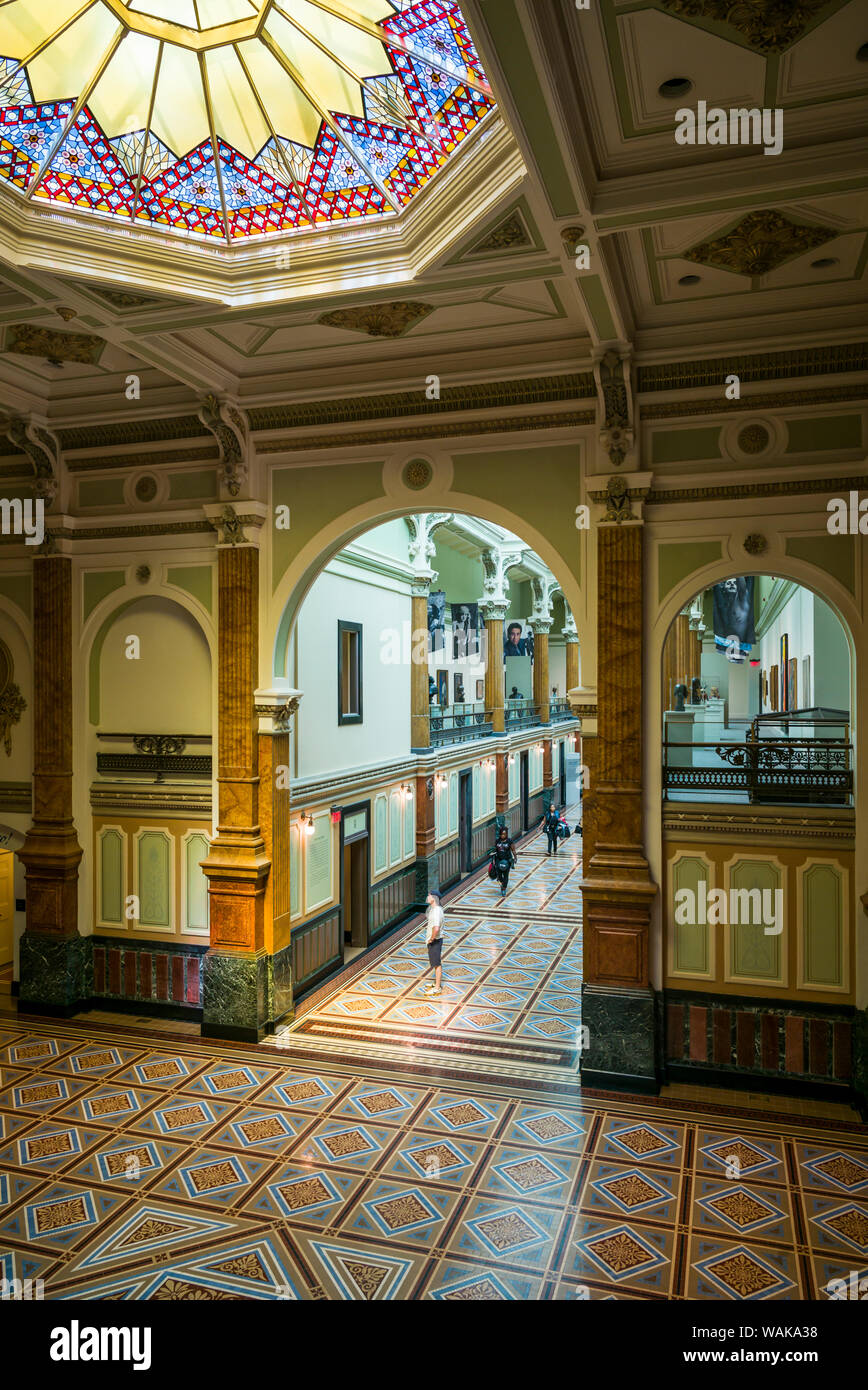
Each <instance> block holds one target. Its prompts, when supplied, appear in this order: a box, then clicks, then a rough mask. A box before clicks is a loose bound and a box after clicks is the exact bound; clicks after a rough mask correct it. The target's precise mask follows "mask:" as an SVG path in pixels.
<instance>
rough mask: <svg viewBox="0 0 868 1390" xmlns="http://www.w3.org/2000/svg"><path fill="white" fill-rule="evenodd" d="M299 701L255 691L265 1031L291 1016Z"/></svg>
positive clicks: (291, 694) (292, 693)
mask: <svg viewBox="0 0 868 1390" xmlns="http://www.w3.org/2000/svg"><path fill="white" fill-rule="evenodd" d="M300 698H301V691H299V690H257V691H256V694H255V697H254V699H255V705H254V709H255V713H256V716H257V718H258V721H259V730H258V734H259V736H258V739H257V743H258V760H259V824H260V829H261V831H262V840H263V844H264V847H265V848H264V853H265V856H266V858H267V859H268V860H269V861H270V863H271V872H270V873H269V875H268V877H267V879H266V881H265V894H264V898H263V914H264V929H263V940H264V947H265V954H266V961H267V967H268V974H267V981H266V983H267V996H266V998H267V1009H266V1016H267V1027H268V1030H269V1031H273V1030H274V1028H275V1027H276V1026H277V1024H278V1023H280V1022H285V1021H286V1020H287V1019H288V1018H289V1017H291V1015H292V1011H293V994H292V949H291V935H292V928H291V903H292V884H291V880H290V874H291V863H290V855H289V826H290V814H291V810H292V805H291V793H290V756H291V754H290V735H291V733H292V729H291V724H290V721H291V719H292V716H293V715H294V714H295V713H296V711H297V710H298V703H299V700H300Z"/></svg>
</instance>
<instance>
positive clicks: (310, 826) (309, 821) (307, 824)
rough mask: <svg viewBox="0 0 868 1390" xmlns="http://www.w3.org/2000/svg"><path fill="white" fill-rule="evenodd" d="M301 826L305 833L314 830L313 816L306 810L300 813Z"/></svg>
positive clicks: (311, 832)
mask: <svg viewBox="0 0 868 1390" xmlns="http://www.w3.org/2000/svg"><path fill="white" fill-rule="evenodd" d="M301 828H302V830H303V831H304V833H305V835H312V834H313V832H314V828H315V827H314V823H313V816H309V815H308V814H307V811H302V813H301Z"/></svg>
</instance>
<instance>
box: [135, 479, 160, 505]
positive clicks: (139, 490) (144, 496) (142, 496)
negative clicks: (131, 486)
mask: <svg viewBox="0 0 868 1390" xmlns="http://www.w3.org/2000/svg"><path fill="white" fill-rule="evenodd" d="M135 494H136V500H137V501H138V502H153V500H154V498H155V497H156V495H157V480H156V478H154V477H152V476H151V474H150V473H145V474H143V476H142V477H141V478H138V479H137V480H136V486H135Z"/></svg>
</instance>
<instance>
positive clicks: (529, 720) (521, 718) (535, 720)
mask: <svg viewBox="0 0 868 1390" xmlns="http://www.w3.org/2000/svg"><path fill="white" fill-rule="evenodd" d="M539 723H540V713H539V705H535V704H534V702H533V700H507V702H506V731H507V733H510V732H511V731H512V730H514V729H532V728H533V727H534V726H535V725H536V724H539Z"/></svg>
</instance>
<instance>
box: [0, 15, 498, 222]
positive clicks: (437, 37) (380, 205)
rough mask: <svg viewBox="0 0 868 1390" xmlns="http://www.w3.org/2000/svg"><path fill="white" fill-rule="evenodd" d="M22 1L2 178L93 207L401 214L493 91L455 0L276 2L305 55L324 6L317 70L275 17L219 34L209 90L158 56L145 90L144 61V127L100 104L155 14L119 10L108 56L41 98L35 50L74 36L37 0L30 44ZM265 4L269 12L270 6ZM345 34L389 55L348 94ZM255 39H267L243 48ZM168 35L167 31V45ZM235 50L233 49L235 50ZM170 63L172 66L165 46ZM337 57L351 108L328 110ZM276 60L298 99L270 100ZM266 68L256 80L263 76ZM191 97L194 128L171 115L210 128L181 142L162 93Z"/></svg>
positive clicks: (204, 67) (8, 39) (185, 215)
mask: <svg viewBox="0 0 868 1390" xmlns="http://www.w3.org/2000/svg"><path fill="white" fill-rule="evenodd" d="M25 4H26V0H11V4H9V5H6V6H3V7H0V54H6V55H11V56H0V181H2V182H4V183H6V184H7V185H10V186H11V187H13V188H14V189H16V190H17V192H18V193H19V194H23V195H24V196H25V197H26V198H27V199H28V200H31V201H32V202H33V203H34V205H36V206H38V205H39V204H40V203H49V204H53V205H54V206H56V207H59V208H62V207H64V206H66V207H74V208H77V209H87V210H89V211H92V212H94V213H100V214H104V215H109V216H114V217H122V218H125V219H127V220H128V221H134V222H136V223H141V224H145V225H151V226H154V227H161V228H170V229H173V230H176V231H181V232H188V233H193V234H195V235H199V236H204V237H214V238H221V239H225V240H228V241H230V242H231V241H235V240H238V239H240V238H246V237H252V236H257V235H260V234H263V233H268V232H285V231H287V230H292V229H296V228H300V229H305V228H310V227H313V226H316V225H319V224H323V223H335V222H346V221H350V220H354V219H358V218H369V217H372V216H394V215H395V214H397V213H398V212H400V211H401V209H403V208H404V207H405V206H406V205H407V204H408V203H409V202H410V200H411V199H412V198H413V197H415V195H416V194H417V193H419V191H420V190H421V189H422V188H424V187H425V185H426V184H427V183H428V182H429V181H430V179H431V178H432V177H433V175H434V174H436V172H437V170H438V169H439V168H440V167H442V165H443V164H444V163H445V162H446V161H447V160H448V159H449V157H450V156H451V155H452V153H453V152H454V151H455V150H456V149H457V147H458V146H459V145H460V143H461V142H462V141H463V140H464V139H465V137H466V136H467V135H468V134H469V133H470V132H471V131H472V130H473V129H474V128H475V127H476V126H477V125H478V124H479V122H480V121H481V120H482V118H483V117H484V116H485V115H486V114H487V112H489V111H490V110H491V109H492V108H493V105H494V102H493V98H492V96H491V92H490V89H489V87H488V84H487V81H486V78H485V74H484V72H483V70H482V68H481V65H480V63H479V58H478V56H477V54H476V51H475V49H474V47H473V42H472V40H471V38H470V35H469V33H468V31H467V27H466V24H465V21H464V19H463V17H462V15H461V12H460V10H459V7H458V5H457V3H455V0H427V3H422V4H415V5H414V4H410V5H406V6H404V5H402V3H401V0H384V3H383V5H382V11H383V12H384V17H383V18H381V19H379V20H378V21H376V22H374V21H373V20H370V19H363V18H361V17H360V11H359V9H358V7H356V6H354V5H351V4H347V5H346V6H345V7H342V6H341V4H336V5H334V4H333V5H330V7H329V8H328V11H327V12H326V11H325V10H323V9H322V8H321V7H320V5H319V0H295V3H294V4H293V5H292V6H291V7H290V10H289V11H287V10H286V8H285V7H284V6H281V9H280V12H279V18H278V19H277V20H275V23H279V24H282V25H284V27H285V25H286V21H287V20H288V19H289V22H290V23H294V24H295V25H296V27H297V32H298V36H299V43H300V45H301V49H300V52H301V54H303V53H304V52H305V51H306V50H305V49H304V42H305V41H306V40H305V34H306V33H307V32H308V31H307V26H308V25H312V17H314V18H315V17H316V16H318V17H319V21H320V31H319V32H320V42H322V25H323V24H330V25H331V26H332V28H333V48H331V49H328V51H325V53H324V56H323V51H322V49H321V48H318V49H317V50H316V51H317V53H319V54H320V62H319V68H320V69H322V70H323V71H319V69H317V67H316V65H315V64H311V65H310V71H308V70H307V69H305V68H304V65H303V62H302V59H301V57H300V56H299V53H296V52H295V49H294V48H293V50H292V51H291V52H289V51H287V52H286V53H284V52H283V50H282V49H281V50H280V51H277V49H278V44H277V38H276V35H277V34H278V33H282V32H283V31H282V30H278V29H277V28H275V29H274V32H273V33H271V32H269V23H270V22H271V20H270V18H269V16H267V17H266V20H265V23H264V25H263V29H262V37H261V38H251V39H249V40H248V41H247V42H244V43H241V44H237V43H236V44H224V45H223V46H222V48H221V47H220V45H215V48H214V49H211V50H208V51H207V52H206V53H205V55H204V57H200V59H199V60H198V66H197V67H195V68H194V69H193V70H194V71H195V72H197V73H199V72H200V73H201V82H202V91H201V92H200V91H198V90H195V91H194V90H192V89H191V92H190V93H189V94H188V93H186V92H185V91H184V90H177V89H174V90H173V89H171V88H170V86H169V84H168V82H167V81H166V80H165V78H164V79H163V80H161V79H160V77H159V72H160V64H159V63H156V64H155V66H154V77H153V83H152V90H150V94H149V89H148V86H147V83H146V81H145V78H143V77H142V73H141V71H140V70H138V69H136V70H132V69H131V70H130V73H129V80H130V86H131V90H132V89H136V90H139V91H140V92H144V93H145V99H144V101H140V102H139V107H142V106H143V107H144V113H143V112H142V110H140V109H139V110H136V112H135V114H134V115H131V116H130V117H129V119H130V121H131V122H135V128H133V129H129V130H127V129H118V128H117V126H118V120H119V119H120V120H121V123H123V118H118V117H117V115H116V114H115V116H114V118H113V119H112V120H110V119H109V117H108V115H107V114H106V113H107V112H108V110H109V108H110V106H111V101H110V98H111V97H114V96H116V93H117V88H118V85H119V84H120V83H122V82H123V61H122V60H125V61H127V62H129V63H134V62H137V61H140V59H139V58H137V56H136V55H138V54H140V49H139V48H136V47H135V45H136V44H142V43H144V42H151V41H152V42H154V43H156V39H150V38H148V37H147V35H148V29H147V25H148V22H149V21H148V19H147V17H146V16H144V15H143V17H142V19H141V21H139V20H136V21H135V22H136V24H139V23H141V25H142V28H141V30H138V29H136V30H133V29H126V28H125V26H124V23H123V22H122V21H120V20H118V21H116V23H117V26H118V28H117V29H116V30H115V32H114V36H113V39H112V43H113V44H114V47H113V48H112V49H111V50H110V51H111V54H112V56H111V60H110V61H109V62H108V63H107V65H104V68H103V70H102V71H98V75H97V77H96V78H95V77H94V74H93V73H92V72H91V71H84V72H81V73H76V72H74V71H72V70H68V69H67V70H64V67H63V65H62V64H60V63H58V64H57V65H56V66H55V69H54V70H53V71H54V77H53V80H54V81H55V83H58V84H59V83H61V82H62V83H64V84H65V90H58V91H52V92H51V93H50V96H51V99H50V100H47V99H45V98H46V97H47V96H48V95H49V93H48V92H46V90H45V83H46V80H47V79H46V77H45V71H46V68H45V64H44V63H42V62H41V58H42V55H43V54H44V53H46V52H47V53H49V54H50V53H51V51H52V47H53V44H54V40H55V38H56V39H57V40H58V42H60V41H61V40H62V41H63V43H65V44H66V46H67V47H69V41H68V39H66V40H63V35H62V33H61V30H60V26H58V33H57V34H56V35H52V33H51V29H52V27H53V23H54V21H53V20H52V19H51V8H50V6H46V7H45V13H44V16H42V8H43V0H35V4H36V9H37V11H38V12H39V13H37V14H36V21H37V25H38V24H39V23H42V24H43V30H44V32H41V31H40V38H39V46H38V47H39V51H38V53H37V50H36V48H35V47H33V48H31V50H30V52H29V53H28V52H24V51H23V50H24V49H26V48H27V47H28V44H26V43H25V42H24V41H23V39H22V34H23V33H25V32H29V31H27V30H26V26H24V25H23V24H22V22H21V16H20V14H19V11H21V10H22V6H24V5H25ZM266 8H267V9H268V10H269V15H270V13H271V9H272V7H271V6H267V7H266ZM344 8H345V11H346V12H345V13H344V12H343V9H344ZM336 10H337V11H341V14H340V15H339V14H336V13H335V11H336ZM392 11H394V13H390V12H392ZM41 16H42V18H41ZM290 16H292V17H291V18H290ZM324 16H325V18H324ZM329 16H330V18H329ZM89 18H92V16H91V15H90V7H88V8H86V11H85V12H83V14H82V18H81V19H80V20H77V21H76V23H75V24H74V25H73V26H72V29H71V30H70V29H69V28H68V27H67V34H69V33H70V32H72V30H75V29H76V28H77V27H78V25H83V24H84V23H85V21H86V20H88V19H89ZM239 18H241V16H239ZM129 23H130V24H132V23H133V21H132V20H130V21H129ZM314 27H315V26H314ZM350 38H352V39H353V40H354V42H355V40H358V43H359V44H361V45H362V48H363V49H364V51H365V52H366V54H367V57H368V62H369V64H373V63H375V62H377V63H381V65H382V66H381V67H380V70H379V71H373V72H364V73H356V72H355V70H353V74H352V76H353V77H354V78H355V80H356V81H357V90H356V92H355V95H354V96H353V92H352V83H351V82H347V81H346V73H347V67H348V64H347V61H346V58H345V56H344V54H345V52H350V50H351V49H352V50H353V52H355V48H354V47H353V44H351V43H350ZM331 39H332V34H331V32H330V33H329V40H331ZM124 41H127V42H126V47H125V43H124ZM260 45H261V51H260V52H258V53H253V52H251V51H250V50H251V49H256V48H257V47H258V46H260ZM169 46H170V45H169V43H168V42H164V43H161V44H160V48H161V51H162V50H163V49H164V48H165V49H166V50H168V49H169ZM226 50H231V52H230V53H229V57H228V58H227V57H226ZM178 52H180V53H181V54H182V55H183V57H184V60H185V61H186V59H187V58H191V57H192V59H193V61H194V62H196V61H197V60H196V58H195V56H194V55H190V54H189V53H185V51H184V49H183V47H182V46H181V41H179V44H178ZM245 54H246V56H245ZM124 55H129V56H128V57H126V59H124ZM236 55H237V56H236ZM230 59H231V60H232V61H233V62H234V63H235V65H236V66H235V68H233V73H234V77H233V81H234V82H235V84H236V85H235V87H234V88H233V89H232V93H233V101H234V105H233V103H232V102H229V98H228V95H227V93H228V92H229V90H230V89H229V85H228V83H224V84H222V85H221V83H220V82H219V81H218V80H216V75H217V74H218V73H220V72H221V71H224V69H225V64H226V63H227V62H228V61H229V60H230ZM30 60H34V61H33V64H32V66H33V73H31V71H30V67H29V62H30ZM163 62H164V66H165V67H166V70H168V62H167V60H165V59H164V60H163ZM329 63H331V64H332V69H337V70H339V71H340V72H341V73H343V74H344V79H345V87H344V89H343V90H344V91H345V93H346V94H347V95H348V96H353V99H354V101H355V102H356V103H357V105H356V109H355V111H352V110H351V111H349V112H347V111H345V110H339V109H334V106H333V103H330V102H328V101H327V99H326V96H325V94H331V95H334V93H335V92H336V90H337V86H336V83H335V80H334V72H333V71H332V69H330V68H329ZM268 64H271V65H272V69H273V70H272V71H271V72H270V74H269V71H268V70H267V65H268ZM221 65H223V66H221ZM242 71H243V79H242V78H240V77H239V74H241V73H242ZM209 73H210V74H211V76H210V78H209ZM275 75H278V76H279V77H280V79H281V81H282V83H283V84H284V86H287V87H289V88H291V89H292V90H293V101H294V103H295V104H294V106H293V102H290V101H286V102H284V103H283V104H282V105H281V104H280V102H277V101H274V102H273V109H272V108H271V107H270V97H269V93H271V94H272V98H273V93H274V90H275V89H274V86H273V79H274V77H275ZM260 76H261V77H262V78H263V83H264V85H263V88H262V90H260V88H259V86H258V85H257V84H258V81H259V77H260ZM265 79H269V80H265ZM317 79H319V81H320V82H321V83H322V87H321V92H322V93H323V95H320V90H319V89H318V88H317ZM150 81H151V79H150V78H148V79H147V82H150ZM239 82H240V83H241V86H239V85H238V84H239ZM188 96H189V102H190V105H191V108H192V107H196V109H197V110H199V108H201V112H200V115H201V120H200V125H199V127H196V120H195V119H194V118H193V117H191V118H190V121H189V122H187V123H186V125H185V124H184V123H183V122H182V123H181V124H180V125H179V126H178V127H177V128H179V129H189V130H191V131H192V130H193V129H194V128H195V129H198V130H199V132H200V134H204V130H203V129H202V122H203V121H204V122H205V129H206V130H207V129H210V133H209V134H205V135H204V138H200V139H198V140H197V142H196V143H195V144H194V145H192V147H191V148H187V149H173V148H172V147H171V144H170V143H169V142H168V141H167V139H166V138H165V137H166V133H167V131H168V130H169V128H170V125H171V119H170V117H169V116H168V115H167V114H166V112H165V110H164V108H165V106H166V104H167V102H171V101H174V102H177V103H179V104H181V105H183V104H184V103H185V101H187V100H188ZM135 104H136V103H135V102H133V105H135ZM230 108H231V109H230ZM239 111H240V115H239ZM206 112H207V121H205V115H204V114H203V113H206ZM293 112H294V113H295V115H294V117H293V115H292V113H293ZM360 112H361V113H363V114H359V113H360ZM288 113H289V114H288ZM194 114H195V113H194ZM290 126H292V127H293V128H289V127H290ZM242 128H243V130H244V131H246V132H247V135H248V137H249V144H250V148H249V149H248V150H247V152H246V153H244V152H242V150H240V149H239V148H238V144H239V143H240V144H242V145H243V144H244V140H243V139H241V138H240V137H239V133H238V132H239V131H240V130H241V129H242ZM314 131H316V135H315V138H313V139H311V137H312V136H313V132H314ZM262 134H267V136H268V138H267V139H265V140H264V141H263V142H262V143H259V146H258V148H254V139H255V140H256V142H257V143H258V141H259V137H260V136H261V135H262ZM305 137H306V138H305ZM233 139H234V143H233Z"/></svg>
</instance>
